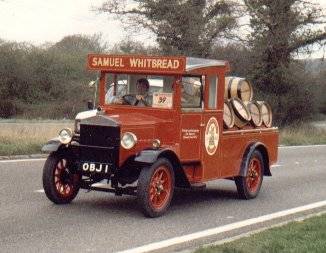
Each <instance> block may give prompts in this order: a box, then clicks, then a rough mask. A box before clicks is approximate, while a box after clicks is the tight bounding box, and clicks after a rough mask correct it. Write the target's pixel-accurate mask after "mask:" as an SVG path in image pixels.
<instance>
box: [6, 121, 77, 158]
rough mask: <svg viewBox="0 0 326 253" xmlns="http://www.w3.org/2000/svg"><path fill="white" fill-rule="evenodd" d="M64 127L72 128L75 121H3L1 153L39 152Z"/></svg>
mask: <svg viewBox="0 0 326 253" xmlns="http://www.w3.org/2000/svg"><path fill="white" fill-rule="evenodd" d="M64 127H70V128H72V127H73V121H18V122H4V121H1V122H0V129H1V131H0V155H2V156H10V155H28V154H39V153H41V148H42V146H43V145H44V144H45V143H46V142H47V141H48V140H49V139H52V138H53V137H55V136H57V135H58V132H59V131H60V129H62V128H64Z"/></svg>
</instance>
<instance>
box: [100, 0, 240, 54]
mask: <svg viewBox="0 0 326 253" xmlns="http://www.w3.org/2000/svg"><path fill="white" fill-rule="evenodd" d="M97 10H98V11H99V12H104V13H109V14H114V15H117V16H118V17H119V18H120V19H122V20H125V22H126V23H129V24H130V26H132V27H134V28H135V27H136V31H137V32H138V31H139V29H138V28H139V26H140V27H141V28H145V29H148V30H150V31H151V32H152V33H153V34H154V35H155V36H156V41H157V42H158V44H159V46H160V48H161V49H162V51H163V53H165V54H185V55H192V56H204V57H205V56H207V55H208V54H209V53H210V49H211V47H212V45H213V44H214V42H215V41H216V39H218V38H221V37H223V35H225V34H226V33H228V32H229V31H230V30H231V29H233V28H234V27H235V26H236V18H235V4H234V3H233V2H232V1H224V0H220V1H218V0H210V1H207V0H186V1H185V0H133V1H116V0H107V1H105V2H104V3H103V4H102V6H101V7H99V8H97ZM137 29H138V30H137Z"/></svg>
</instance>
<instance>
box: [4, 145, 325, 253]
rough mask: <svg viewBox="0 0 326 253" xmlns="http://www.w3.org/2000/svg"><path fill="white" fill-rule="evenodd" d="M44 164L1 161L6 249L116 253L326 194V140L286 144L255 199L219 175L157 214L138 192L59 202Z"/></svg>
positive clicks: (321, 198) (86, 195) (308, 201)
mask: <svg viewBox="0 0 326 253" xmlns="http://www.w3.org/2000/svg"><path fill="white" fill-rule="evenodd" d="M43 164H44V160H28V161H1V162H0V173H1V179H0V182H1V184H0V190H1V195H0V251H1V252H69V253H72V252H117V251H122V250H127V249H132V248H135V247H139V246H142V245H146V244H150V243H153V242H159V241H162V240H166V239H169V238H174V237H180V236H182V235H185V234H191V233H195V232H198V231H202V230H206V229H210V228H214V227H219V226H223V225H226V224H230V223H235V222H239V221H242V220H247V219H250V218H255V217H259V216H262V215H266V214H271V213H275V212H279V211H283V210H287V209H290V208H295V207H299V206H302V205H307V204H311V203H315V202H319V201H325V200H326V145H321V146H306V147H288V148H280V154H279V161H278V166H275V167H274V168H273V169H272V174H273V176H272V177H266V178H264V182H263V186H262V189H261V192H260V194H259V196H258V197H257V198H256V199H253V200H250V201H245V200H240V199H238V197H237V193H236V188H235V185H234V183H233V182H232V181H228V180H217V181H214V182H211V183H209V184H208V186H207V188H206V189H205V190H177V192H176V193H175V197H174V199H173V202H172V204H171V207H170V209H169V211H168V212H167V213H166V215H165V216H163V217H160V218H157V219H148V218H145V217H144V216H143V215H142V213H141V212H140V211H139V210H138V208H137V205H136V204H137V203H136V199H135V197H132V196H123V197H116V196H114V195H112V194H108V193H101V192H89V193H86V192H85V191H84V190H81V191H80V192H79V195H78V196H77V198H76V199H75V200H74V201H73V202H72V204H70V205H65V206H62V205H60V206H59V205H54V204H52V203H51V202H50V201H49V200H48V199H47V198H46V196H45V194H44V192H43V191H42V181H41V178H42V167H43ZM325 209H326V207H325Z"/></svg>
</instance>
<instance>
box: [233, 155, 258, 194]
mask: <svg viewBox="0 0 326 253" xmlns="http://www.w3.org/2000/svg"><path fill="white" fill-rule="evenodd" d="M246 171H247V173H246V176H244V177H242V176H239V177H237V178H236V179H235V183H236V186H237V190H238V194H239V196H240V198H242V199H252V198H255V197H256V196H257V195H258V193H259V191H260V187H261V185H262V182H263V172H264V160H263V157H262V155H261V153H260V152H259V151H258V150H255V151H254V152H253V153H252V155H251V156H250V158H249V162H248V167H247V168H246Z"/></svg>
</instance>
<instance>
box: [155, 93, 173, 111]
mask: <svg viewBox="0 0 326 253" xmlns="http://www.w3.org/2000/svg"><path fill="white" fill-rule="evenodd" d="M172 104H173V94H172V93H163V92H154V93H153V107H155V108H172Z"/></svg>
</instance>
